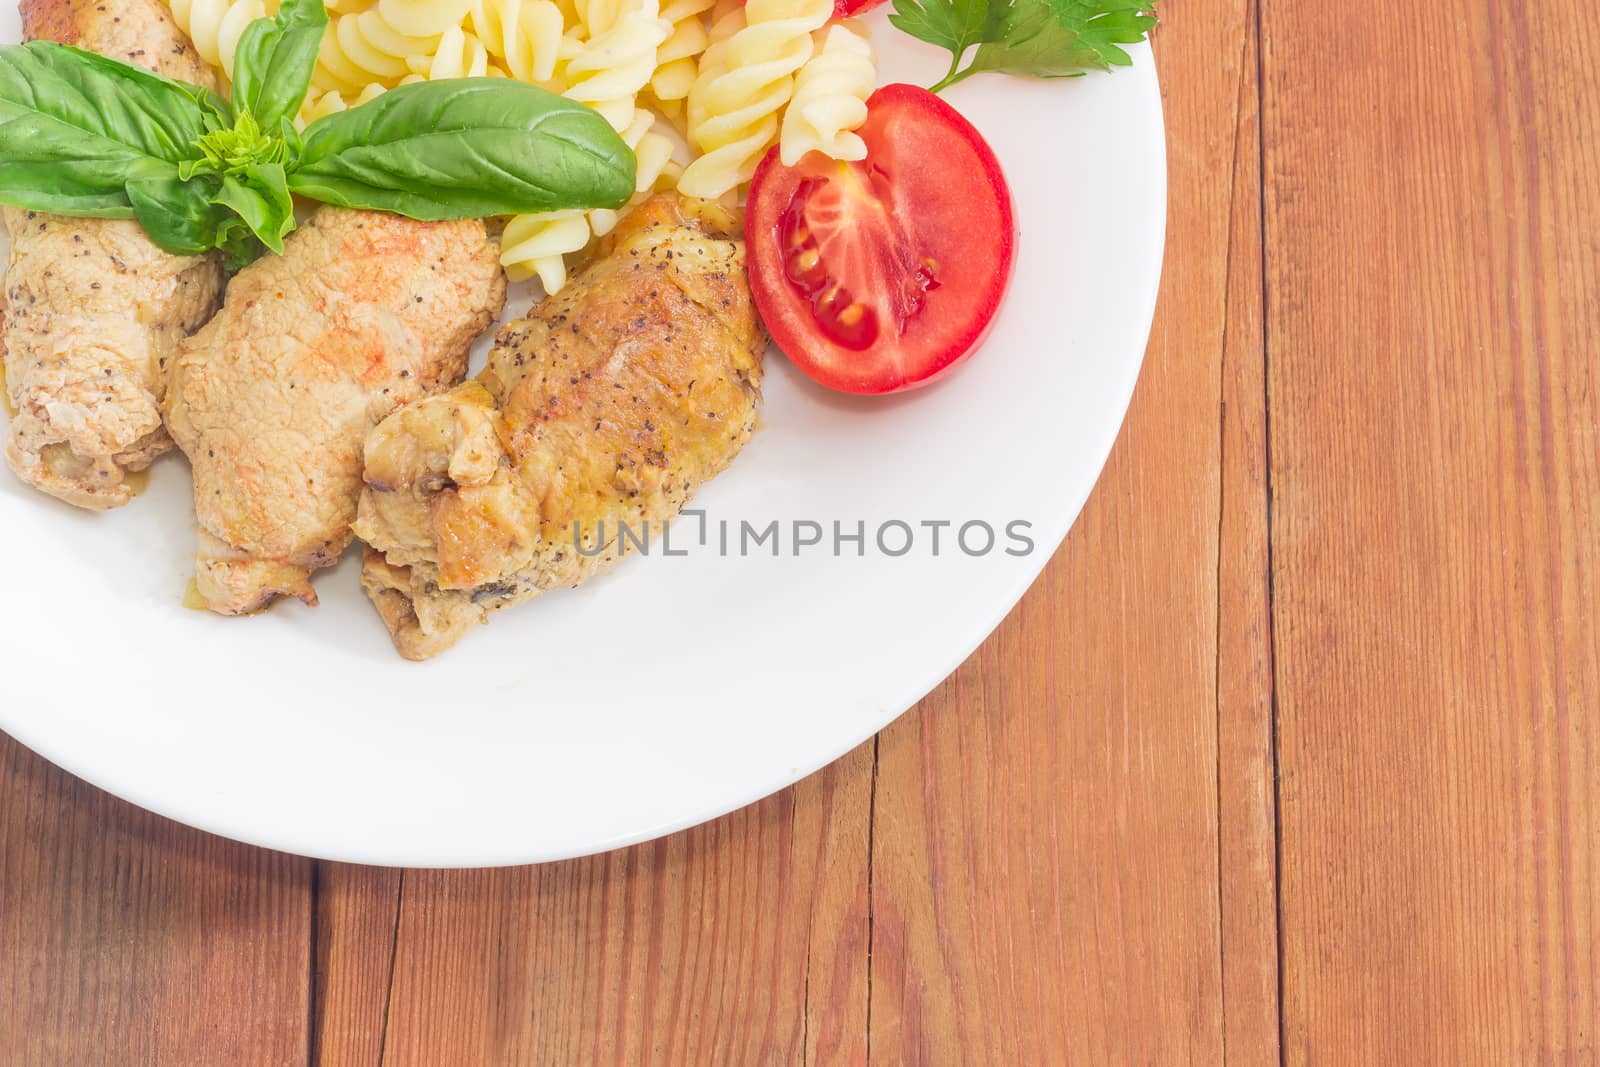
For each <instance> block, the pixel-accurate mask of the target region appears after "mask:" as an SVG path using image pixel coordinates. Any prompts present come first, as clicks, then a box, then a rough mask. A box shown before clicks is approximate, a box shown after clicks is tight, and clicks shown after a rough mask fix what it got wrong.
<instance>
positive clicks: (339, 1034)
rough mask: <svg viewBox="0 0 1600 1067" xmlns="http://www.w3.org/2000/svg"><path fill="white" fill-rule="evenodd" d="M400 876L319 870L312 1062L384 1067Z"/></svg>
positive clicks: (369, 870)
mask: <svg viewBox="0 0 1600 1067" xmlns="http://www.w3.org/2000/svg"><path fill="white" fill-rule="evenodd" d="M401 878H402V872H401V871H399V870H398V869H396V868H392V867H358V866H355V865H353V864H348V863H329V862H322V863H318V864H317V870H316V881H315V890H316V892H315V894H314V899H315V901H316V923H317V926H316V932H315V937H314V938H313V942H312V944H313V948H314V951H315V960H316V970H315V974H314V983H313V991H314V994H313V1000H312V1016H311V1042H312V1046H311V1062H312V1063H313V1064H315V1065H317V1067H378V1064H379V1063H381V1062H382V1060H383V1034H384V1028H385V1026H386V1025H387V1022H388V1019H387V1016H388V1009H389V982H390V978H391V977H392V975H393V973H394V948H395V930H396V928H397V927H398V925H399V921H400V886H401Z"/></svg>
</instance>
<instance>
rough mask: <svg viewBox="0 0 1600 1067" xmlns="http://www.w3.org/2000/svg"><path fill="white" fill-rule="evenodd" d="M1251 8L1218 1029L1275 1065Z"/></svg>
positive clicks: (1235, 250) (1242, 92) (1234, 416)
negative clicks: (1220, 1026)
mask: <svg viewBox="0 0 1600 1067" xmlns="http://www.w3.org/2000/svg"><path fill="white" fill-rule="evenodd" d="M1251 6H1252V10H1250V11H1248V12H1246V13H1245V14H1246V25H1245V26H1244V27H1243V38H1244V56H1243V60H1242V67H1243V70H1244V71H1245V72H1246V75H1245V76H1244V77H1241V78H1240V79H1239V105H1238V107H1239V119H1238V123H1237V127H1236V128H1237V130H1238V136H1237V137H1236V138H1235V139H1234V156H1233V208H1232V213H1231V214H1232V223H1233V228H1232V230H1231V232H1230V236H1229V238H1228V260H1227V262H1228V318H1227V324H1226V331H1227V333H1226V338H1225V343H1224V346H1223V356H1222V458H1221V463H1222V470H1221V477H1222V500H1221V519H1220V521H1219V527H1218V553H1217V816H1218V828H1219V831H1220V832H1219V838H1218V843H1217V849H1218V851H1217V859H1218V868H1219V871H1220V877H1221V895H1220V901H1221V909H1222V1025H1223V1050H1224V1053H1225V1056H1224V1059H1225V1060H1226V1062H1227V1063H1228V1064H1230V1065H1234V1067H1247V1065H1249V1067H1254V1065H1263V1067H1264V1065H1267V1064H1272V1065H1276V1064H1277V1063H1278V1062H1279V1048H1278V900H1277V876H1278V874H1277V811H1276V797H1275V794H1274V789H1273V751H1272V647H1271V646H1272V638H1271V633H1272V620H1271V604H1270V576H1269V552H1268V546H1267V540H1268V538H1267V420H1266V416H1267V411H1266V361H1265V358H1264V356H1265V353H1264V351H1263V345H1262V332H1261V331H1262V319H1261V316H1262V308H1261V302H1262V291H1261V290H1262V284H1261V283H1262V275H1261V271H1262V232H1261V129H1260V107H1259V104H1260V86H1259V85H1258V84H1257V79H1256V77H1255V76H1254V72H1255V70H1256V69H1257V65H1258V64H1257V32H1256V30H1257V27H1256V12H1255V10H1253V8H1254V5H1253V4H1252V5H1251Z"/></svg>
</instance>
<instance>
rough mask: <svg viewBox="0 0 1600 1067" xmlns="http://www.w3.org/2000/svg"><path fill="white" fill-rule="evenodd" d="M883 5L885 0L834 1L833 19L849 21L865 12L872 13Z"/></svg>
mask: <svg viewBox="0 0 1600 1067" xmlns="http://www.w3.org/2000/svg"><path fill="white" fill-rule="evenodd" d="M881 3H883V0H833V17H834V18H836V19H847V18H849V17H850V16H851V15H859V14H861V13H862V12H863V11H871V10H872V9H873V8H875V7H877V6H878V5H879V4H881Z"/></svg>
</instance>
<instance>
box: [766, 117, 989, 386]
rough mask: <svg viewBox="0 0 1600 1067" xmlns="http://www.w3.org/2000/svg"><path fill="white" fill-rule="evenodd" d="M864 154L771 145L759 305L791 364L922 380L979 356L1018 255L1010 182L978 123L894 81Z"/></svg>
mask: <svg viewBox="0 0 1600 1067" xmlns="http://www.w3.org/2000/svg"><path fill="white" fill-rule="evenodd" d="M857 132H858V133H860V135H861V137H862V139H863V140H864V141H866V143H867V158H866V159H864V160H862V161H860V162H858V163H842V162H839V161H838V160H833V159H828V158H826V157H824V156H822V155H821V154H819V153H816V152H812V153H810V154H808V155H807V156H805V158H803V159H801V160H800V162H799V163H797V164H795V165H794V166H792V167H786V166H784V165H783V163H782V162H781V161H780V160H779V159H778V150H777V149H776V148H774V149H773V150H772V151H771V152H770V153H768V155H767V157H766V158H765V159H763V160H762V161H761V165H760V166H759V167H758V168H757V169H756V173H755V178H754V179H753V180H752V182H751V185H750V200H749V205H748V207H747V209H746V215H745V242H746V255H747V257H748V260H749V264H750V286H751V289H752V291H753V292H754V294H755V300H756V307H757V308H759V309H760V311H761V317H762V319H763V320H764V321H765V322H766V324H767V329H768V331H769V332H771V334H772V339H773V340H774V341H776V342H777V343H778V347H779V348H781V349H783V351H784V354H786V355H787V356H788V357H789V358H790V359H791V360H793V361H794V363H795V364H796V365H797V366H799V367H800V369H801V370H803V371H805V372H806V373H807V374H808V375H810V376H811V377H812V378H815V379H816V380H817V381H819V382H821V383H822V384H823V385H826V386H830V387H831V388H834V389H840V390H843V391H845V392H847V393H893V392H898V391H900V390H902V389H910V388H913V387H915V386H919V385H925V384H927V383H928V382H930V381H932V380H934V379H935V378H937V377H939V376H940V375H942V374H945V373H946V372H948V371H949V370H950V369H951V368H953V367H955V366H956V365H957V364H959V363H960V362H961V361H962V360H964V359H966V358H967V357H968V356H970V355H972V353H973V351H974V350H976V349H977V347H978V346H979V345H980V344H981V343H982V342H983V339H984V337H985V336H987V335H988V332H989V329H990V327H991V326H993V324H994V317H995V312H996V311H997V310H998V309H999V307H1000V300H1001V297H1003V296H1004V295H1005V291H1006V287H1007V285H1008V284H1009V283H1010V280H1011V268H1012V266H1013V264H1014V263H1015V262H1016V252H1017V243H1016V239H1017V229H1016V220H1015V216H1014V215H1013V213H1012V208H1011V191H1010V189H1008V188H1007V187H1006V180H1005V177H1004V175H1002V174H1001V173H1000V164H999V162H998V161H997V160H996V159H995V157H994V152H993V150H991V149H990V148H989V146H988V145H987V144H985V143H984V140H983V138H982V137H980V136H979V135H978V131H977V130H975V129H973V128H972V124H971V123H970V122H968V121H967V120H966V119H964V118H962V117H961V116H960V115H959V114H957V113H956V111H955V109H954V108H952V107H951V106H950V105H949V104H946V103H945V102H944V101H943V100H940V99H939V98H938V97H937V96H934V95H933V94H932V93H930V92H928V91H927V90H926V89H921V88H918V87H917V86H914V85H886V86H884V87H883V88H881V89H879V90H878V91H877V92H875V93H873V94H872V96H871V97H870V98H869V99H868V100H867V121H866V123H865V124H864V125H863V126H862V127H861V129H860V130H858V131H857Z"/></svg>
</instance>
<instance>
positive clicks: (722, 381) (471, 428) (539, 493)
mask: <svg viewBox="0 0 1600 1067" xmlns="http://www.w3.org/2000/svg"><path fill="white" fill-rule="evenodd" d="M694 210H695V209H694V207H693V206H691V205H689V204H687V203H685V202H681V201H679V200H677V199H676V198H675V197H660V198H657V199H654V200H652V201H650V202H648V203H646V204H644V205H642V206H641V207H639V208H638V209H637V210H636V211H635V212H634V213H633V214H632V215H630V216H629V218H628V220H627V221H625V222H624V224H623V225H622V227H620V228H619V230H618V231H617V233H616V234H614V235H613V237H612V239H611V241H610V246H609V250H608V251H607V252H606V253H605V254H604V255H602V257H601V258H599V259H598V260H596V261H595V262H594V263H592V264H591V265H590V266H589V267H588V268H587V269H585V270H584V271H583V272H582V273H581V274H580V275H579V276H578V277H577V278H575V279H574V280H573V281H572V283H571V284H569V285H568V286H567V287H566V288H565V289H563V290H562V291H561V293H560V295H558V296H556V297H552V298H550V299H548V300H546V301H544V302H543V303H542V304H540V305H538V306H537V307H535V309H534V310H533V312H532V314H531V316H530V317H529V318H527V319H523V320H520V321H517V322H512V323H509V324H508V325H506V326H505V327H504V328H502V330H501V332H500V335H499V337H498V338H497V339H496V341H495V346H494V350H493V351H492V352H491V353H490V356H489V365H488V367H487V368H485V370H484V372H483V373H482V374H481V375H479V377H478V379H477V380H476V381H474V382H469V383H467V384H465V385H461V386H458V387H457V388H455V389H453V390H451V391H450V392H448V393H444V394H441V395H439V396H435V397H430V398H428V399H426V400H422V401H418V402H417V403H414V404H411V405H410V406H408V407H406V408H403V409H401V410H400V411H398V412H396V413H395V414H393V415H391V416H390V417H389V418H388V419H386V420H385V421H384V422H383V423H382V424H380V425H379V426H378V428H377V429H375V430H374V431H373V432H372V434H371V435H370V436H369V437H368V438H367V443H366V483H367V487H366V489H365V491H364V492H363V493H362V495H361V507H360V514H359V516H358V518H357V520H356V527H355V529H356V534H357V536H359V537H361V538H362V539H363V540H365V541H366V542H367V543H368V545H369V546H370V547H369V548H368V550H367V554H366V557H365V563H364V565H363V569H362V584H363V585H365V586H366V589H367V593H368V595H370V596H371V597H372V600H373V603H374V604H375V605H376V606H377V608H378V612H379V614H380V615H381V616H382V618H383V621H384V623H385V625H387V626H388V628H389V631H390V633H391V635H392V636H393V638H394V643H395V647H396V648H397V649H398V650H399V651H400V654H401V655H403V656H406V657H407V658H410V659H424V658H427V657H428V656H432V655H435V654H436V653H438V652H441V651H443V650H444V649H446V648H448V647H450V646H451V645H452V644H454V643H455V642H456V641H457V640H458V639H459V638H460V637H461V635H462V634H463V633H465V632H466V631H467V629H469V628H470V627H471V626H472V625H473V624H474V623H477V622H480V621H482V620H483V619H484V618H485V617H486V616H487V615H488V613H489V612H491V611H495V610H498V609H500V608H504V607H509V606H511V605H512V604H518V603H521V602H522V601H525V600H528V599H530V598H531V597H535V596H537V595H539V594H540V593H541V592H543V591H545V590H547V589H551V588H555V587H558V586H564V585H576V584H577V583H579V582H581V581H583V580H584V579H585V578H588V577H590V576H592V575H594V574H596V573H598V572H600V571H602V570H605V569H607V568H608V567H610V566H612V565H614V564H615V563H616V562H617V561H618V560H619V559H620V558H621V557H622V555H623V554H624V552H623V549H624V547H626V546H624V545H619V544H618V543H617V530H618V523H619V522H625V523H627V524H629V525H630V526H631V528H632V529H633V530H634V531H636V532H637V531H641V530H643V529H644V528H645V524H646V523H650V524H659V523H661V522H662V521H664V520H666V519H668V518H670V517H671V516H673V515H675V514H677V512H678V511H679V509H681V508H682V507H683V505H684V504H685V503H686V502H687V501H688V499H689V498H690V496H692V495H693V493H694V492H695V490H697V489H698V488H699V487H700V485H701V484H702V483H704V482H706V481H707V480H709V479H710V478H712V477H714V476H716V475H717V474H718V473H720V472H721V471H722V470H723V469H724V468H726V467H727V466H728V464H729V463H731V462H732V461H733V458H734V457H735V456H736V455H738V453H739V450H740V449H741V448H743V447H744V444H745V442H746V441H747V440H749V438H750V434H751V432H752V431H753V429H754V427H755V422H756V409H757V406H758V405H759V403H760V399H761V391H760V382H761V352H762V349H763V347H764V345H765V338H764V337H763V335H762V332H761V327H760V324H759V322H758V320H757V318H756V312H755V308H754V305H753V304H752V302H751V298H750V289H749V284H748V282H747V281H746V277H745V269H744V246H743V244H742V243H741V242H739V241H737V240H731V239H724V238H720V237H717V236H714V235H712V234H710V233H708V232H706V229H705V228H704V225H703V224H702V223H700V222H698V221H697V220H695V219H694V218H691V217H690V214H691V212H693V211H694ZM602 530H603V531H604V537H603V538H602V537H601V536H600V535H601V531H602ZM575 531H577V533H576V534H575ZM579 538H581V540H582V543H583V547H582V551H578V550H577V547H576V541H577V540H578V539H579Z"/></svg>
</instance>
